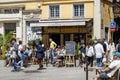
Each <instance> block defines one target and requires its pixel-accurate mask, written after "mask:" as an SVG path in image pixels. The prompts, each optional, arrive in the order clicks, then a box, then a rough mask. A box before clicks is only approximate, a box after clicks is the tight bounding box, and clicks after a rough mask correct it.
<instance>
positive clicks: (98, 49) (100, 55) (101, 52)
mask: <svg viewBox="0 0 120 80" xmlns="http://www.w3.org/2000/svg"><path fill="white" fill-rule="evenodd" d="M94 49H95V53H96V59H97V62H96V64H97V66H98V67H102V65H103V64H102V59H103V56H104V53H105V52H104V49H103V46H102V39H99V40H98V43H97V44H96V45H95V47H94Z"/></svg>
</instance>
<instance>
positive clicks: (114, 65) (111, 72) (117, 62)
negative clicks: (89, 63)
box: [107, 60, 120, 77]
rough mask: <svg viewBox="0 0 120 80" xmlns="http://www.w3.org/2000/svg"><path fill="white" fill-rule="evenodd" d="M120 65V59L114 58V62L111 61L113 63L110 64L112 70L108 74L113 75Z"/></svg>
mask: <svg viewBox="0 0 120 80" xmlns="http://www.w3.org/2000/svg"><path fill="white" fill-rule="evenodd" d="M118 65H120V60H114V61H113V62H111V64H110V65H109V66H108V67H109V68H110V69H111V71H110V72H109V73H108V74H107V75H108V76H109V77H111V76H113V75H114V73H115V68H116V67H117V66H118Z"/></svg>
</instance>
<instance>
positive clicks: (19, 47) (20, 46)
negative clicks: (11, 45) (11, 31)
mask: <svg viewBox="0 0 120 80" xmlns="http://www.w3.org/2000/svg"><path fill="white" fill-rule="evenodd" d="M22 48H23V46H22V45H19V46H18V53H20V51H21V50H22Z"/></svg>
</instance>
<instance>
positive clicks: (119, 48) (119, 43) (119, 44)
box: [116, 40, 120, 52]
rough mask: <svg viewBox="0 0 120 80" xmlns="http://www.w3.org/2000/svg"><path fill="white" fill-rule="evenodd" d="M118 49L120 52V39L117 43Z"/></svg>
mask: <svg viewBox="0 0 120 80" xmlns="http://www.w3.org/2000/svg"><path fill="white" fill-rule="evenodd" d="M116 51H117V52H120V40H119V42H118V44H117V45H116Z"/></svg>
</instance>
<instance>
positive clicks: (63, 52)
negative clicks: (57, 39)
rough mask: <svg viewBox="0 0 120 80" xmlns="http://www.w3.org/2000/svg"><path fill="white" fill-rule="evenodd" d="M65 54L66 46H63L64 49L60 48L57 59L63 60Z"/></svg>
mask: <svg viewBox="0 0 120 80" xmlns="http://www.w3.org/2000/svg"><path fill="white" fill-rule="evenodd" d="M65 54H66V49H65V47H62V49H61V50H60V52H59V54H58V56H57V59H61V60H63V59H64V58H65Z"/></svg>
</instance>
